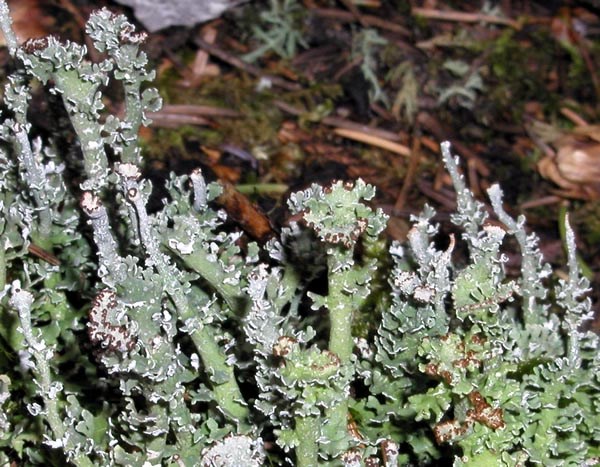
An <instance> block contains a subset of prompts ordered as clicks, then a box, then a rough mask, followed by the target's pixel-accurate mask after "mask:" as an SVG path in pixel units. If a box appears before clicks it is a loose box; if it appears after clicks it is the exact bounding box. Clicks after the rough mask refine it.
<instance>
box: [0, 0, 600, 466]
mask: <svg viewBox="0 0 600 467" xmlns="http://www.w3.org/2000/svg"><path fill="white" fill-rule="evenodd" d="M0 24H1V26H2V29H3V31H4V34H5V35H6V36H7V44H8V47H9V51H10V53H11V55H12V57H13V58H14V61H15V68H16V71H15V72H14V73H13V74H12V75H11V76H10V77H9V79H8V83H7V85H6V87H5V91H4V105H5V107H6V109H7V112H6V113H5V115H4V116H3V119H2V123H1V126H0V137H1V139H2V141H3V144H2V146H1V147H0V170H1V172H2V177H1V178H0V210H1V211H2V216H1V217H0V233H1V234H2V236H1V241H2V248H0V307H1V308H0V313H1V323H2V324H1V325H0V346H1V349H0V350H2V355H1V357H0V406H1V407H2V411H1V412H0V462H1V463H2V464H10V463H11V462H16V463H17V464H23V465H36V464H40V465H57V464H60V463H65V462H68V463H70V464H74V465H78V466H80V465H81V466H88V465H124V466H125V465H126V466H144V467H145V466H154V465H156V466H159V465H172V466H175V465H179V466H181V465H183V466H196V465H202V466H260V465H265V464H267V465H268V464H269V463H270V464H271V465H299V466H316V465H319V464H324V465H345V466H360V465H386V466H397V465H409V464H412V465H414V464H431V465H438V464H439V463H440V462H442V461H448V462H454V465H471V466H476V465H486V466H488V465H489V466H492V465H498V466H501V465H507V466H512V465H525V464H539V465H593V464H594V463H597V462H598V456H599V455H600V452H599V450H600V448H599V447H598V446H599V441H600V398H599V397H598V395H599V389H600V380H599V375H600V371H599V370H600V356H599V353H598V337H597V336H596V335H595V334H593V333H591V332H589V331H587V330H586V322H587V321H588V320H590V319H591V304H590V300H589V299H588V298H586V296H585V294H586V292H587V290H588V287H589V284H588V282H587V280H586V279H585V278H583V277H582V276H581V274H580V271H579V267H578V264H577V260H576V256H575V239H574V234H573V232H572V230H571V229H570V228H567V242H566V247H567V250H568V273H567V274H566V275H564V276H563V277H561V278H559V279H556V278H555V277H554V275H553V274H552V271H551V270H550V268H549V266H548V265H547V264H545V263H544V261H543V258H542V255H541V253H540V251H539V248H538V245H537V242H538V240H537V237H536V236H535V235H534V234H531V233H529V232H528V231H527V230H526V227H525V220H524V219H523V218H521V217H519V218H518V219H513V218H512V217H511V216H509V214H508V213H507V212H506V211H505V210H504V208H503V206H502V191H501V190H500V188H498V187H497V186H495V187H492V188H491V189H490V190H489V197H490V200H491V204H492V207H493V210H494V215H495V217H496V219H497V220H495V219H491V218H490V217H489V214H488V212H487V211H486V210H485V209H484V207H483V205H482V204H481V203H480V202H478V201H476V200H475V199H474V197H473V195H472V194H471V193H470V192H469V190H468V189H467V188H466V187H465V184H464V181H463V179H462V176H461V175H460V174H459V171H458V168H457V161H455V159H454V158H453V157H452V155H451V153H450V147H449V145H448V144H447V143H444V144H443V145H442V148H443V157H444V162H445V164H446V167H447V168H448V171H449V173H450V175H451V177H452V179H453V182H454V186H455V189H456V191H457V195H458V196H457V210H456V213H455V214H454V215H453V217H452V220H453V222H454V223H455V224H456V226H457V228H458V229H459V230H460V231H462V232H463V233H462V234H461V235H460V236H459V235H456V236H454V237H450V238H448V239H447V241H446V242H445V244H446V245H447V246H446V247H444V248H440V247H439V246H436V245H439V244H440V243H439V242H438V241H439V239H436V236H438V234H439V233H438V226H437V225H436V224H435V223H434V222H433V221H432V219H433V216H434V211H433V209H431V208H425V210H424V211H423V213H422V214H421V215H420V216H419V217H417V218H415V219H414V220H413V221H414V226H413V228H412V230H411V231H410V233H409V236H408V243H407V244H406V245H400V244H397V243H393V244H392V245H390V246H389V248H386V249H385V251H384V253H385V256H386V258H387V259H385V260H382V259H381V258H380V257H379V256H378V255H369V254H367V252H369V251H378V250H381V248H380V242H381V240H380V234H381V233H382V231H383V230H384V228H385V226H386V222H387V217H386V216H385V214H383V213H382V212H381V211H380V210H378V209H373V208H372V207H370V206H369V204H368V201H369V200H371V199H372V198H373V196H374V188H373V187H371V186H369V185H367V184H365V183H364V182H363V181H361V180H357V181H356V182H354V183H341V182H336V183H333V184H332V185H331V186H329V187H321V186H318V185H313V186H312V187H310V188H308V189H306V190H304V191H300V192H298V193H295V194H292V195H291V196H290V199H289V201H288V206H289V210H290V212H291V213H292V217H291V219H292V220H291V221H290V223H289V225H287V226H286V227H284V228H283V229H282V231H281V232H280V234H279V235H278V236H277V237H276V238H273V239H271V240H269V241H268V242H266V243H264V244H260V245H259V244H257V243H253V242H247V241H242V236H243V233H242V232H239V231H235V230H232V229H231V228H227V226H226V224H225V222H226V220H227V214H226V213H225V212H224V211H222V210H219V209H218V208H216V207H215V205H214V203H213V201H214V200H215V198H216V197H217V196H218V195H219V194H220V192H221V190H222V189H221V187H220V185H219V184H218V183H207V182H206V181H205V179H204V177H203V175H202V173H201V172H200V171H199V170H196V171H194V172H193V173H191V174H190V175H189V176H187V175H184V176H179V177H177V176H174V175H172V176H171V177H170V179H169V180H168V181H167V183H166V191H167V193H168V196H167V198H166V199H165V200H164V203H163V205H162V207H161V208H160V209H158V210H149V209H148V200H149V197H150V194H151V192H152V185H151V183H150V182H149V181H148V180H145V179H144V178H143V177H142V176H141V161H142V160H141V154H140V147H139V142H138V140H137V135H138V130H139V128H140V126H141V125H145V124H147V123H148V119H147V117H146V113H147V112H149V111H151V110H155V109H156V108H157V107H158V106H159V104H160V99H159V97H158V95H157V93H156V91H154V90H153V89H152V88H148V89H146V90H144V91H142V87H143V86H142V85H143V84H144V83H145V82H147V81H149V80H151V79H152V78H153V73H151V72H148V71H147V70H146V64H147V63H146V62H147V60H146V57H145V55H144V53H143V52H141V51H140V50H139V46H140V44H141V43H142V42H143V39H144V37H143V35H140V34H136V33H135V31H134V30H133V27H132V25H130V24H129V23H128V22H127V21H126V19H125V18H124V17H122V16H115V15H112V14H111V13H109V12H108V11H107V10H100V11H98V12H96V13H94V14H93V15H92V17H91V18H90V20H89V23H88V27H87V33H88V34H89V35H90V37H91V39H92V40H93V42H94V45H95V47H96V48H97V49H98V51H99V52H103V53H104V55H103V56H104V58H103V60H102V61H101V62H99V63H91V62H90V61H88V60H87V58H86V48H85V47H84V46H79V45H76V44H72V43H61V42H59V41H58V40H56V39H53V38H49V39H46V40H36V41H34V42H29V43H26V44H25V45H24V46H23V47H19V46H18V45H17V42H16V40H15V38H14V35H13V34H12V31H11V29H10V17H9V13H8V8H7V6H6V4H5V3H4V1H0ZM111 80H113V81H116V82H118V83H120V84H121V85H122V86H123V87H124V95H125V96H126V99H125V107H126V110H125V114H124V116H123V117H121V118H119V117H117V116H114V115H106V112H105V109H104V106H103V101H102V90H103V89H104V87H105V86H106V84H107V83H108V82H109V81H111ZM36 82H41V83H42V84H43V85H44V88H45V89H46V90H47V91H49V92H52V93H55V94H58V95H60V96H61V97H62V99H63V102H64V104H65V108H66V110H67V112H68V115H69V117H70V119H71V122H72V126H73V129H74V131H75V133H76V135H77V138H78V141H79V148H78V149H79V153H80V155H81V158H80V159H74V158H73V157H72V155H69V154H61V153H59V152H58V151H57V150H56V148H55V147H54V146H53V142H52V141H42V140H40V139H35V138H34V139H32V138H31V137H30V133H31V125H30V124H29V123H28V121H27V110H28V102H29V99H30V96H31V93H32V92H33V89H34V88H36V87H39V86H36ZM108 154H110V155H111V156H110V157H108ZM113 159H114V160H116V161H115V162H112V161H113ZM73 173H77V174H78V177H80V179H81V183H80V184H79V186H73V183H71V181H70V179H69V177H67V174H73ZM508 236H512V237H514V239H515V240H516V242H517V244H518V245H519V247H520V250H521V256H522V262H521V274H520V275H519V276H518V277H508V276H507V275H506V273H505V268H504V265H505V263H506V255H505V254H504V253H503V251H504V250H503V245H504V244H505V241H506V240H505V239H506V238H507V237H508ZM459 243H464V244H465V245H466V247H467V249H468V260H467V261H466V262H465V261H464V260H458V261H457V260H456V258H455V257H454V255H453V251H454V249H455V248H456V247H457V245H458V244H459ZM385 264H392V267H391V269H390V271H389V276H388V277H387V278H386V281H385V282H386V284H384V285H385V287H384V286H382V284H374V282H375V281H376V280H377V279H376V278H378V277H380V276H381V274H380V273H381V271H380V269H381V268H383V267H384V265H385ZM316 283H319V284H320V286H318V287H315V284H316ZM375 286H376V287H375ZM375 289H377V296H378V297H380V298H381V303H376V304H374V300H373V294H374V290H375ZM384 295H385V297H383V296H384ZM366 314H371V315H372V318H371V321H370V322H372V323H375V324H373V325H372V326H367V327H366V330H365V329H364V326H363V328H362V332H361V334H360V335H357V334H356V333H355V329H357V328H360V326H357V323H356V320H357V319H360V318H361V317H364V316H366Z"/></svg>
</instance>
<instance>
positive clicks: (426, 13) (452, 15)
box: [411, 8, 521, 29]
mask: <svg viewBox="0 0 600 467" xmlns="http://www.w3.org/2000/svg"><path fill="white" fill-rule="evenodd" d="M411 12H412V14H413V15H415V16H422V17H423V18H428V19H437V20H441V21H456V22H460V23H490V24H500V25H503V26H509V27H511V28H513V29H521V24H520V23H519V22H518V21H515V20H513V19H510V18H501V17H499V16H493V15H483V14H481V13H465V12H463V11H448V10H432V9H429V8H413V9H412V10H411Z"/></svg>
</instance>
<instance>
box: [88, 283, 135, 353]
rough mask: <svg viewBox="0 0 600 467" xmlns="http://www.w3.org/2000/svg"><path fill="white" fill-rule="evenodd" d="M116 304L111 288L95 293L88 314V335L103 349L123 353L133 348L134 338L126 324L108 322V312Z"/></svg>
mask: <svg viewBox="0 0 600 467" xmlns="http://www.w3.org/2000/svg"><path fill="white" fill-rule="evenodd" d="M117 306H118V301H117V294H116V292H114V291H113V290H109V289H104V290H102V291H100V292H99V293H98V294H97V295H96V298H95V299H94V302H93V304H92V308H91V309H90V312H89V316H88V318H89V321H88V324H87V328H88V336H89V338H90V340H91V341H92V342H93V343H94V344H97V345H99V346H100V347H101V348H102V349H103V350H105V351H110V352H116V351H119V352H123V353H125V352H128V351H130V350H132V349H133V348H134V346H135V343H136V339H135V337H134V336H133V335H132V333H131V329H130V328H129V327H128V326H127V325H125V324H123V325H115V324H112V323H111V322H110V319H111V316H110V314H111V313H112V312H113V310H114V309H115V308H116V307H117Z"/></svg>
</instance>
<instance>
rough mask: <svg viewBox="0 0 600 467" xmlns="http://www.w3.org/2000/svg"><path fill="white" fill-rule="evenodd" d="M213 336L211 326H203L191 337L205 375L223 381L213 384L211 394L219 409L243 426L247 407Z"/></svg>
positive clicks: (213, 331)
mask: <svg viewBox="0 0 600 467" xmlns="http://www.w3.org/2000/svg"><path fill="white" fill-rule="evenodd" d="M215 334H216V331H215V330H214V329H213V328H212V327H211V326H204V327H203V328H202V329H199V330H197V331H196V332H194V333H193V334H192V336H191V337H192V340H193V342H194V344H195V345H196V349H197V350H198V352H199V353H200V357H201V358H202V362H203V363H204V366H205V367H206V371H207V373H208V374H209V375H211V377H214V376H218V378H219V379H222V380H224V382H222V383H213V384H214V386H213V393H214V397H215V400H216V401H217V403H218V404H219V407H220V408H221V410H223V411H224V412H226V413H227V415H229V416H230V417H232V418H233V419H235V420H236V421H237V422H238V424H240V425H242V426H244V425H245V423H246V422H245V421H246V420H247V418H248V407H247V406H246V405H245V404H244V402H243V400H244V398H243V397H242V393H241V392H240V388H239V387H238V385H237V382H236V379H235V375H234V374H233V367H232V366H230V365H228V364H227V362H226V361H225V359H226V357H225V355H224V354H223V351H222V350H221V348H220V347H219V346H218V345H217V343H216V342H215V339H214V337H213V336H214V335H215Z"/></svg>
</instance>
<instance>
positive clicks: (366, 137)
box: [333, 128, 410, 157]
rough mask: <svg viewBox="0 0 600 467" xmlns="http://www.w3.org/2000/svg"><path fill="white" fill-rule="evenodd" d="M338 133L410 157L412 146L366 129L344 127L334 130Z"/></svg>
mask: <svg viewBox="0 0 600 467" xmlns="http://www.w3.org/2000/svg"><path fill="white" fill-rule="evenodd" d="M333 132H334V133H335V134H336V135H340V136H342V137H343V138H348V139H352V140H354V141H360V142H361V143H365V144H370V145H371V146H376V147H378V148H381V149H385V150H387V151H390V152H393V153H395V154H399V155H401V156H405V157H410V148H409V147H408V146H404V145H403V144H398V143H394V142H392V141H389V140H387V139H383V138H380V137H378V136H374V135H371V134H369V133H366V132H364V131H356V130H347V129H344V128H336V129H335V130H333Z"/></svg>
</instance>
